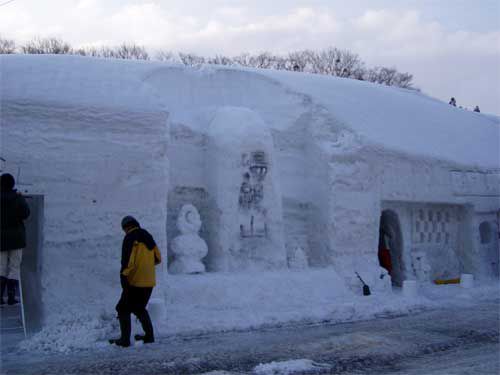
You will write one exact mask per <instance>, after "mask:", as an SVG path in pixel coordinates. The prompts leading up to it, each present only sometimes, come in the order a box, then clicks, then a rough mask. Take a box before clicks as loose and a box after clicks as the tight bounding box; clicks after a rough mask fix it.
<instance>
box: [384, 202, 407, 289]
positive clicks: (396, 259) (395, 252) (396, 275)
mask: <svg viewBox="0 0 500 375" xmlns="http://www.w3.org/2000/svg"><path fill="white" fill-rule="evenodd" d="M380 229H381V230H383V231H384V232H385V233H387V241H388V243H387V245H388V248H389V251H390V254H391V263H392V271H391V280H392V285H393V286H398V287H401V286H402V284H403V280H404V279H405V274H404V264H403V236H402V234H401V226H400V222H399V217H398V215H397V214H396V213H395V212H394V211H392V210H384V211H382V216H381V218H380Z"/></svg>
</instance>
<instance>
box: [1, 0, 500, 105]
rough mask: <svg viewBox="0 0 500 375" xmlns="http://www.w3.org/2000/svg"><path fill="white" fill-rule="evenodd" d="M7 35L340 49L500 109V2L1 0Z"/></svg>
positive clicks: (201, 49)
mask: <svg viewBox="0 0 500 375" xmlns="http://www.w3.org/2000/svg"><path fill="white" fill-rule="evenodd" d="M5 1H6V0H5ZM5 1H4V0H0V4H2V3H4V2H5ZM0 34H1V35H2V36H4V37H8V38H13V39H16V40H17V41H20V42H22V41H25V40H28V39H30V38H32V37H33V36H35V35H38V36H57V37H60V38H63V39H65V40H67V41H69V42H71V44H72V45H73V46H84V45H101V44H106V45H116V44H119V43H121V42H123V41H133V42H136V43H139V44H143V45H145V46H146V47H149V48H151V49H153V48H162V49H168V50H174V51H184V52H188V51H189V52H195V53H198V54H205V55H212V54H216V53H224V54H229V55H235V54H239V53H241V52H260V51H271V52H277V53H285V52H287V51H291V50H296V49H303V48H311V49H319V48H323V47H328V46H336V47H340V48H346V49H349V50H351V51H352V52H355V53H357V54H359V55H360V56H361V58H362V59H363V60H364V61H365V62H366V63H367V64H368V65H369V66H375V65H384V66H395V67H396V68H397V69H398V70H400V71H407V72H410V73H412V74H413V75H414V82H415V84H416V85H417V86H418V87H419V88H421V89H422V91H423V92H425V93H427V94H429V95H431V96H434V97H437V98H439V99H442V100H446V101H448V100H449V98H450V97H451V96H454V97H455V98H456V99H457V103H458V104H459V105H463V106H466V107H468V108H472V107H473V106H475V105H476V104H477V105H479V106H480V108H481V110H482V111H483V112H490V113H496V114H498V115H500V1H499V0H349V1H347V0H308V1H306V0H304V1H298V0H274V1H271V0H254V1H251V0H233V1H229V0H204V1H202V0H199V1H192V0H143V1H141V0H106V1H104V0H44V1H40V0H15V1H13V2H11V3H9V4H6V5H4V6H0Z"/></svg>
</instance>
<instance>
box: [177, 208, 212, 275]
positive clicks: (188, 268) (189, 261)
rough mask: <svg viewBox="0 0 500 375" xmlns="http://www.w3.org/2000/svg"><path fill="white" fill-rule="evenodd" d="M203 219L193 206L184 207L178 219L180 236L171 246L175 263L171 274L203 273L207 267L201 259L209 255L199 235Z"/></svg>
mask: <svg viewBox="0 0 500 375" xmlns="http://www.w3.org/2000/svg"><path fill="white" fill-rule="evenodd" d="M200 228H201V218H200V214H199V213H198V210H197V209H196V207H194V206H193V205H192V204H185V205H184V206H182V208H181V211H180V212H179V216H178V218H177V229H179V231H180V232H181V235H180V236H177V237H175V238H174V239H173V241H172V244H171V245H170V250H171V251H172V255H173V261H172V263H171V264H170V266H169V268H168V270H169V272H170V273H174V274H176V273H203V272H205V265H204V264H203V263H202V262H201V259H202V258H204V257H205V256H206V255H207V252H208V248H207V244H206V243H205V240H203V238H201V237H200V236H199V235H198V232H199V231H200Z"/></svg>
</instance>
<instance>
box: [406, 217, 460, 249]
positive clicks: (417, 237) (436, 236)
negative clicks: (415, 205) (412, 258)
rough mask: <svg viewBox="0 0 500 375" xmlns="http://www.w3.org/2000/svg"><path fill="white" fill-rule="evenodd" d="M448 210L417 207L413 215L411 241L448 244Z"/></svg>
mask: <svg viewBox="0 0 500 375" xmlns="http://www.w3.org/2000/svg"><path fill="white" fill-rule="evenodd" d="M450 217H451V214H450V213H449V212H448V211H444V212H443V211H442V210H437V211H436V210H432V209H429V210H425V209H419V210H417V212H416V215H414V223H413V242H414V243H416V244H425V243H428V244H443V243H444V244H448V243H449V242H450V224H449V223H450Z"/></svg>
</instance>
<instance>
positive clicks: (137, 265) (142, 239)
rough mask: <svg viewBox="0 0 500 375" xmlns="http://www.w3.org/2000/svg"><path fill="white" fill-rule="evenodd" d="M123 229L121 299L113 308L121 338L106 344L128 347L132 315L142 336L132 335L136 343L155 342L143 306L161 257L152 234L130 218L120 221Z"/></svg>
mask: <svg viewBox="0 0 500 375" xmlns="http://www.w3.org/2000/svg"><path fill="white" fill-rule="evenodd" d="M122 229H123V231H124V232H125V238H124V239H123V244H122V262H121V263H122V266H121V270H120V282H121V284H122V295H121V297H120V300H119V301H118V304H117V305H116V311H117V312H118V320H119V321H120V330H121V337H120V338H119V339H112V340H109V343H110V344H116V345H118V346H123V347H128V346H130V331H131V328H132V324H131V321H130V314H132V313H133V314H134V315H135V316H137V319H139V321H140V322H141V325H142V329H143V330H144V335H135V340H136V341H143V342H144V343H145V344H149V343H153V342H154V341H155V339H154V332H153V324H152V323H151V318H150V317H149V313H148V311H147V310H146V306H147V304H148V302H149V298H150V297H151V293H152V292H153V287H154V286H155V285H156V278H155V265H157V264H160V262H161V254H160V250H158V247H157V246H156V243H155V240H154V239H153V237H152V236H151V234H149V232H148V231H146V230H144V229H142V228H141V227H140V225H139V222H138V221H137V220H136V219H134V218H133V217H132V216H125V217H124V218H123V220H122Z"/></svg>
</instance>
